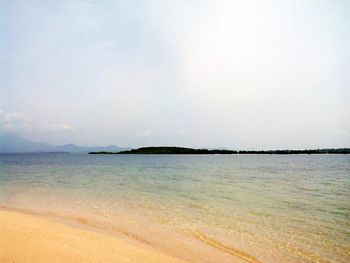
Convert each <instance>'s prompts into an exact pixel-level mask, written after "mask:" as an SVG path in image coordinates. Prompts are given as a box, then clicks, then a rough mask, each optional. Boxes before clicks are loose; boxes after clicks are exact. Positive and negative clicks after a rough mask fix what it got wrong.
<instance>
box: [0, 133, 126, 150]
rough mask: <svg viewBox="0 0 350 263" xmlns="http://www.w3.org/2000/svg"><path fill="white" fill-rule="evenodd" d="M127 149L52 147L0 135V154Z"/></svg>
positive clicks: (74, 146)
mask: <svg viewBox="0 0 350 263" xmlns="http://www.w3.org/2000/svg"><path fill="white" fill-rule="evenodd" d="M129 149H130V148H128V147H118V146H115V145H109V146H92V147H90V146H77V145H75V144H66V145H62V146H57V145H52V144H49V143H47V142H32V141H30V140H27V139H25V138H23V137H21V136H19V135H15V134H3V135H0V153H28V152H70V153H88V152H99V151H108V152H120V151H125V150H129Z"/></svg>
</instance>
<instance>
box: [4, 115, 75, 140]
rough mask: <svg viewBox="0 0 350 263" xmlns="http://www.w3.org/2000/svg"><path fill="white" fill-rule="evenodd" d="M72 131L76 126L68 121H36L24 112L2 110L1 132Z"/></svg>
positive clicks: (41, 133)
mask: <svg viewBox="0 0 350 263" xmlns="http://www.w3.org/2000/svg"><path fill="white" fill-rule="evenodd" d="M72 131H74V127H73V126H72V125H70V124H67V123H54V122H50V121H34V120H33V119H31V118H30V117H28V116H27V115H26V114H24V113H20V112H4V111H2V110H0V132H2V133H16V134H21V135H33V134H35V135H45V134H54V133H67V132H72Z"/></svg>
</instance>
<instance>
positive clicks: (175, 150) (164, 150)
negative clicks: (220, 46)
mask: <svg viewBox="0 0 350 263" xmlns="http://www.w3.org/2000/svg"><path fill="white" fill-rule="evenodd" d="M349 153H350V148H338V149H314V150H312V149H311V150H310V149H307V150H268V151H245V150H240V151H236V150H224V149H212V150H211V149H194V148H186V147H174V146H159V147H141V148H137V149H132V150H127V151H120V152H107V151H99V152H89V154H349Z"/></svg>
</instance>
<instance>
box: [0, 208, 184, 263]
mask: <svg viewBox="0 0 350 263" xmlns="http://www.w3.org/2000/svg"><path fill="white" fill-rule="evenodd" d="M0 244H1V245H0V247H1V248H0V261H1V262H45V261H46V262H47V261H50V262H55V261H57V262H78V261H83V262H169V263H170V262H174V263H180V262H186V261H183V260H181V259H179V258H176V257H174V256H172V255H169V254H167V253H165V252H164V251H160V250H158V249H156V248H154V247H152V246H150V245H147V244H144V243H142V242H137V241H136V240H127V239H126V238H118V237H116V236H113V235H108V234H107V233H103V231H98V230H97V231H94V230H92V229H90V227H88V228H85V227H79V226H78V225H76V226H74V224H72V225H69V224H65V223H63V222H59V221H58V220H50V219H49V218H45V217H42V216H40V215H35V214H32V213H26V212H20V211H16V210H15V209H9V208H3V207H2V208H0Z"/></svg>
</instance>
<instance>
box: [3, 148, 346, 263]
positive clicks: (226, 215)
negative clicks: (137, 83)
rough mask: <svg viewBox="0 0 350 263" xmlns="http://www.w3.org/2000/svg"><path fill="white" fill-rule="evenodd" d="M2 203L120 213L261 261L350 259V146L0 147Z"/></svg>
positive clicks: (107, 215) (109, 215) (105, 215)
mask: <svg viewBox="0 0 350 263" xmlns="http://www.w3.org/2000/svg"><path fill="white" fill-rule="evenodd" d="M0 203H1V205H2V206H6V207H14V208H21V209H28V210H35V211H41V212H55V213H56V214H58V213H61V214H65V213H66V214H69V213H70V214H74V215H78V214H84V213H85V212H86V214H89V213H90V215H94V216H96V217H97V216H98V217H99V218H100V220H102V221H103V220H104V219H105V221H106V222H107V221H108V222H112V223H113V220H114V223H115V224H117V221H118V220H117V218H119V219H120V216H121V215H125V216H127V217H128V218H133V219H135V220H136V219H137V220H140V219H141V220H144V221H145V222H151V223H152V225H153V226H159V227H160V228H164V227H167V228H169V229H174V232H175V231H177V229H178V230H179V232H181V231H183V232H184V233H192V236H193V238H198V240H200V241H201V242H206V243H207V244H208V246H209V245H211V246H214V247H216V248H217V249H223V250H225V249H226V252H227V251H228V250H230V251H231V249H232V254H235V253H236V252H235V251H240V252H243V253H246V254H249V255H251V256H252V257H254V258H255V259H256V260H259V261H261V262H350V155H87V154H61V153H57V154H0ZM137 220H136V221H135V222H137ZM102 221H101V222H102ZM120 221H121V220H119V221H118V222H120ZM144 238H145V239H147V238H149V237H147V235H145V237H144ZM255 259H252V262H253V261H254V260H255ZM247 261H249V259H248V260H247Z"/></svg>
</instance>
